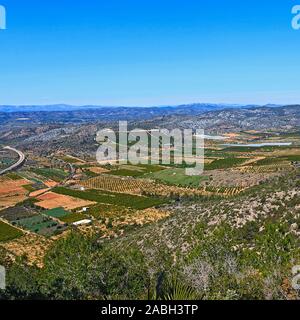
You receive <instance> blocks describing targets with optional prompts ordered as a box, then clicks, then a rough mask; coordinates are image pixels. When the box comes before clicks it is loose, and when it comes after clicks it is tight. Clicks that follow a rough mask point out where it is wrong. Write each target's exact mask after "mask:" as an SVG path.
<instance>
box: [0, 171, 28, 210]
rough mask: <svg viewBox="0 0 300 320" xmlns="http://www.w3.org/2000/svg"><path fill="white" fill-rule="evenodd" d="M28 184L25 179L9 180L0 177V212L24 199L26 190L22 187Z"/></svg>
mask: <svg viewBox="0 0 300 320" xmlns="http://www.w3.org/2000/svg"><path fill="white" fill-rule="evenodd" d="M28 184H30V181H28V180H26V179H17V180H16V179H11V178H9V177H8V176H5V177H0V210H1V209H4V208H8V207H11V206H14V205H16V204H17V203H18V202H21V201H23V200H25V199H26V194H27V190H26V189H25V188H24V186H26V185H28Z"/></svg>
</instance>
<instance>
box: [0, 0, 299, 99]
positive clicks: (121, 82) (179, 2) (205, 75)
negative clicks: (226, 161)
mask: <svg viewBox="0 0 300 320" xmlns="http://www.w3.org/2000/svg"><path fill="white" fill-rule="evenodd" d="M0 4H1V5H4V6H5V7H6V10H7V30H0V104H53V103H70V104H76V105H82V104H101V105H166V104H180V103H191V102H214V103H221V102H223V103H261V104H263V103H297V102H298V103H300V81H299V75H300V58H299V57H300V30H299V31H296V30H293V29H292V28H291V19H292V14H291V9H292V6H293V5H295V4H300V0H293V1H289V0H276V1H275V0H260V1H259V0H243V1H241V0H239V1H237V0H98V1H92V0H84V1H74V0H73V1H70V0H51V1H50V0H43V1H41V0H36V1H34V0H22V1H20V0H0Z"/></svg>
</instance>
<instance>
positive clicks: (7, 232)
mask: <svg viewBox="0 0 300 320" xmlns="http://www.w3.org/2000/svg"><path fill="white" fill-rule="evenodd" d="M22 235H23V232H22V231H20V230H19V229H16V228H14V227H12V226H11V225H9V224H7V223H5V222H3V221H0V242H2V241H9V240H13V239H16V238H19V237H21V236H22Z"/></svg>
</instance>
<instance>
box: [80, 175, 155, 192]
mask: <svg viewBox="0 0 300 320" xmlns="http://www.w3.org/2000/svg"><path fill="white" fill-rule="evenodd" d="M80 184H81V185H82V186H83V187H85V188H87V189H99V190H104V191H105V190H107V191H111V192H119V193H128V194H141V192H142V190H144V189H147V188H148V187H151V186H152V184H153V183H152V182H151V181H147V180H144V179H133V178H128V177H123V178H121V177H118V176H111V175H99V176H97V177H94V178H90V179H88V180H86V181H83V182H81V183H80Z"/></svg>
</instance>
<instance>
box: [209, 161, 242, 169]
mask: <svg viewBox="0 0 300 320" xmlns="http://www.w3.org/2000/svg"><path fill="white" fill-rule="evenodd" d="M247 160H248V159H247V158H226V159H219V160H215V161H213V162H212V163H209V164H206V165H205V170H215V169H228V168H231V167H235V166H238V165H241V164H243V163H244V162H245V161H247Z"/></svg>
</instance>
